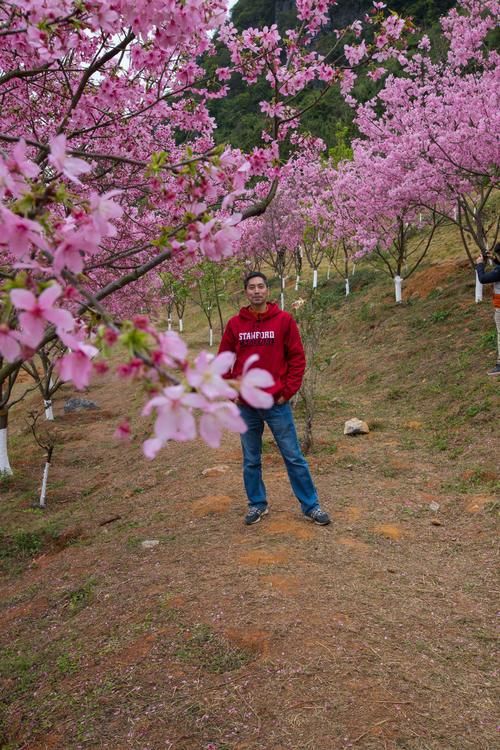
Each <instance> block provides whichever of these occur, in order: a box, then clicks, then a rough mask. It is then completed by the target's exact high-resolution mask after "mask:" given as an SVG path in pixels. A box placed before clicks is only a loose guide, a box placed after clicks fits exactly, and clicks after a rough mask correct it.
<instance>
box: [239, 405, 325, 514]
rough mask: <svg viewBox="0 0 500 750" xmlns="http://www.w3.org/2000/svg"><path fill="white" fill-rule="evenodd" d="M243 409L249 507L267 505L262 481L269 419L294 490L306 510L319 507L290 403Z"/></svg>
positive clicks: (246, 487) (243, 448)
mask: <svg viewBox="0 0 500 750" xmlns="http://www.w3.org/2000/svg"><path fill="white" fill-rule="evenodd" d="M239 409H240V413H241V416H242V418H243V420H244V421H245V424H246V425H247V428H248V429H247V431H246V432H244V433H243V434H242V435H241V436H240V437H241V447H242V450H243V482H244V484H245V490H246V493H247V497H248V504H249V506H250V507H251V508H254V507H257V508H261V509H264V508H265V507H266V506H267V499H266V488H265V485H264V482H263V481H262V433H263V432H264V423H265V422H266V423H267V425H268V427H269V429H270V430H271V432H272V433H273V436H274V439H275V440H276V444H277V446H278V448H279V450H280V453H281V455H282V457H283V460H284V462H285V466H286V470H287V472H288V478H289V480H290V484H291V485H292V490H293V492H294V494H295V497H296V498H297V500H298V501H299V503H300V506H301V508H302V512H303V513H309V512H310V511H311V510H312V509H313V508H317V507H318V505H319V503H318V493H317V491H316V487H315V486H314V483H313V480H312V477H311V472H310V471H309V466H308V464H307V461H306V459H305V458H304V456H303V455H302V451H301V449H300V445H299V441H298V439H297V433H296V431H295V424H294V422H293V415H292V409H291V407H290V404H289V403H285V404H275V405H274V406H273V407H271V409H254V408H252V407H251V406H247V405H246V404H240V407H239Z"/></svg>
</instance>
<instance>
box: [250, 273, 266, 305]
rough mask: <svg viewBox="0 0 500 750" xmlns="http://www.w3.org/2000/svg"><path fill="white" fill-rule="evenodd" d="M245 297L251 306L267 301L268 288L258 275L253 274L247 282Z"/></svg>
mask: <svg viewBox="0 0 500 750" xmlns="http://www.w3.org/2000/svg"><path fill="white" fill-rule="evenodd" d="M245 293H246V295H247V299H248V301H249V302H250V304H251V305H253V307H261V306H262V305H264V304H265V303H266V301H267V297H268V295H269V289H268V288H267V286H266V282H265V281H264V279H263V278H261V277H260V276H254V278H253V279H250V281H249V282H248V284H247V288H246V289H245Z"/></svg>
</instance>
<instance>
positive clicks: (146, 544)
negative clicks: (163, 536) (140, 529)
mask: <svg viewBox="0 0 500 750" xmlns="http://www.w3.org/2000/svg"><path fill="white" fill-rule="evenodd" d="M159 544H160V540H159V539H145V540H144V541H143V542H141V547H142V548H143V549H154V548H155V547H158V545H159Z"/></svg>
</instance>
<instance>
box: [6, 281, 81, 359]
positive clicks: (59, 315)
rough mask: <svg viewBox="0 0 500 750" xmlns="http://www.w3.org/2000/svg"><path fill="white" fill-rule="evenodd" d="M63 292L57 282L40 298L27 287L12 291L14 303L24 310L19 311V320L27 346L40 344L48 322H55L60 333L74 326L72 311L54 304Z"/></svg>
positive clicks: (11, 295)
mask: <svg viewBox="0 0 500 750" xmlns="http://www.w3.org/2000/svg"><path fill="white" fill-rule="evenodd" d="M61 294H62V289H61V287H60V286H59V284H57V283H54V284H52V285H51V286H49V287H48V288H47V289H45V290H44V291H43V292H42V293H41V294H40V296H39V297H38V298H37V297H36V296H35V295H34V294H33V292H30V291H28V290H27V289H13V290H12V291H11V293H10V299H11V302H12V304H13V305H14V307H16V308H17V309H18V310H23V312H21V313H19V322H20V324H21V326H22V329H23V331H22V341H23V343H25V344H26V345H27V346H30V347H32V348H36V347H37V346H38V344H39V343H40V341H41V340H42V338H43V333H44V330H45V324H46V323H53V324H54V325H55V326H56V330H57V332H58V333H59V334H61V333H64V332H66V331H69V330H71V329H72V328H73V326H74V324H75V321H74V319H73V316H72V315H71V313H70V312H68V310H63V309H61V308H56V307H54V306H53V305H54V302H55V301H56V300H57V299H58V298H59V297H60V296H61Z"/></svg>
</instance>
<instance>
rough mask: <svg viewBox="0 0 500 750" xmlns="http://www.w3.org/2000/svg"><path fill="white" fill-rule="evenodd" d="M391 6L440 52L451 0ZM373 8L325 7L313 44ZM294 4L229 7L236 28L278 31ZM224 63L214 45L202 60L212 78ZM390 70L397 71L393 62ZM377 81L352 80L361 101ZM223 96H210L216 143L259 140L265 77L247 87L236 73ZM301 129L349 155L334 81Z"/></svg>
mask: <svg viewBox="0 0 500 750" xmlns="http://www.w3.org/2000/svg"><path fill="white" fill-rule="evenodd" d="M388 5H389V7H390V8H391V10H394V11H397V12H398V13H400V14H401V15H403V16H406V17H412V18H413V19H414V23H415V24H416V25H417V26H418V27H419V28H420V29H422V30H424V31H426V32H427V33H429V35H430V36H431V40H432V42H433V45H434V44H435V47H436V52H435V54H436V56H437V57H440V56H442V55H443V54H444V51H445V48H444V45H443V40H442V35H440V33H439V31H440V30H439V26H438V19H439V17H440V16H442V15H443V14H444V13H446V11H447V10H449V8H451V7H452V6H453V5H455V2H454V0H437V2H434V0H393V2H390V3H389V4H388ZM371 8H372V0H357V2H351V3H339V5H338V6H334V7H332V8H331V9H330V24H329V25H328V26H327V27H326V28H325V29H323V31H322V32H321V33H320V34H319V36H318V37H317V38H316V39H315V40H314V42H313V48H314V49H316V50H318V52H320V53H322V54H325V55H327V54H328V53H329V52H330V51H331V50H332V49H334V48H335V46H336V41H337V40H336V37H335V32H334V29H338V28H343V27H345V26H348V25H349V24H350V23H352V22H353V21H354V20H355V19H356V18H362V17H363V15H364V14H365V13H366V12H367V11H369V10H370V9H371ZM295 20H296V8H295V3H294V2H293V0H239V2H237V3H236V4H235V6H234V7H233V9H232V21H233V23H234V25H235V26H236V28H237V29H238V30H239V31H243V30H244V29H247V28H250V27H253V28H255V27H262V26H266V25H267V26H270V25H271V24H273V23H276V24H277V25H278V29H279V30H280V32H281V33H282V32H283V31H285V30H286V29H287V28H290V27H292V26H293V25H294V23H295ZM419 38H420V34H416V35H415V39H410V42H409V43H410V45H411V46H412V47H414V46H416V44H417V42H418V39H419ZM330 59H331V58H330ZM228 63H229V55H228V51H227V49H225V48H224V47H222V46H221V45H219V48H218V52H217V54H216V55H215V56H214V57H213V58H211V59H210V60H209V61H207V63H206V69H207V72H208V74H209V76H212V77H213V78H214V79H215V70H216V68H218V67H224V66H226V65H227V64H228ZM394 72H395V74H396V75H398V74H399V71H398V68H397V66H394ZM379 86H380V84H374V83H373V82H372V81H371V80H370V79H368V78H366V77H365V76H364V75H363V74H362V73H361V72H360V76H359V78H358V82H357V84H356V92H357V96H358V97H359V98H360V99H361V100H366V99H368V98H369V97H371V96H373V94H374V93H375V92H376V90H377V88H378V87H379ZM229 89H230V93H229V96H228V97H225V98H223V99H220V100H213V101H212V102H211V103H210V112H211V114H212V116H213V117H215V119H216V121H217V130H216V139H217V142H218V143H230V144H231V145H233V146H235V147H239V148H242V149H243V150H245V151H248V150H250V149H252V148H253V147H254V146H256V145H257V144H259V143H260V135H261V132H262V127H263V118H262V115H261V111H260V107H259V102H260V101H262V100H268V101H269V100H270V99H271V94H272V92H271V87H270V86H269V84H268V83H267V82H266V81H259V82H258V83H257V84H256V85H255V86H248V84H246V83H245V82H244V81H243V80H242V78H241V76H239V75H236V76H234V77H233V80H231V82H230V84H229ZM319 93H320V90H319V89H318V88H317V87H316V86H315V85H314V84H313V85H311V87H310V88H308V89H307V90H306V91H304V92H302V93H301V94H299V96H297V98H296V100H295V102H294V105H295V106H297V107H298V108H299V109H305V108H306V107H309V106H310V105H311V104H313V103H314V101H315V100H316V99H317V98H318V95H319ZM302 129H303V130H304V131H306V132H310V133H311V134H312V135H314V136H316V137H320V138H322V139H323V140H324V141H325V143H326V144H327V146H328V148H329V149H332V151H333V154H332V155H333V158H334V159H335V160H339V159H342V158H350V149H349V142H350V141H351V139H352V138H353V137H354V136H355V134H356V130H355V127H354V125H353V111H352V109H351V108H350V107H348V106H347V105H346V103H345V102H344V100H343V98H342V96H341V94H340V93H339V91H338V88H337V87H336V86H333V87H332V88H331V89H330V91H328V93H327V94H326V95H325V96H322V97H321V100H320V101H318V103H317V104H316V105H315V106H313V107H312V108H311V109H309V110H308V111H307V112H305V114H304V115H303V117H302Z"/></svg>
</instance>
